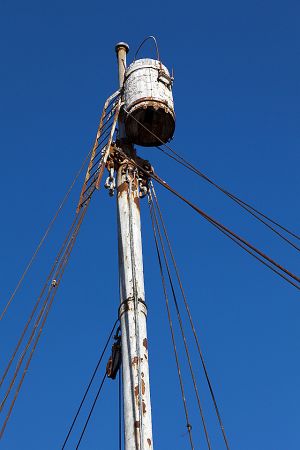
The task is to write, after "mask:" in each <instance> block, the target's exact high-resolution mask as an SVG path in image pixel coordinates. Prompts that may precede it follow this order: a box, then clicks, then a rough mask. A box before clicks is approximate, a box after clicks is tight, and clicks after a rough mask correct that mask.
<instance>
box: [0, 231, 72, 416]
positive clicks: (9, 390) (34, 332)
mask: <svg viewBox="0 0 300 450" xmlns="http://www.w3.org/2000/svg"><path fill="white" fill-rule="evenodd" d="M75 230H76V228H75ZM69 245H70V241H69V244H68V246H69ZM68 246H67V247H66V250H65V251H67V249H68ZM62 266H63V257H62V259H61V261H60V264H59V266H58V268H57V269H56V272H55V275H54V276H55V279H56V278H57V275H58V274H59V271H60V270H61V268H62ZM48 278H49V276H48ZM53 288H54V286H52V285H50V286H49V287H48V293H47V295H46V298H45V300H44V302H43V305H42V307H41V309H40V311H39V314H38V317H37V319H36V320H35V323H34V326H33V328H32V331H31V334H30V336H29V338H28V340H27V344H26V346H25V349H24V350H23V352H22V354H21V356H20V358H19V360H18V362H17V366H16V368H15V371H14V374H13V377H12V379H11V382H10V383H9V386H8V388H7V391H6V393H5V396H4V398H3V400H2V401H1V404H0V412H1V411H2V409H3V407H4V405H5V403H6V400H7V398H8V396H9V394H10V392H11V390H12V388H13V386H14V384H15V381H16V378H17V376H18V373H19V370H20V368H21V365H22V363H23V360H24V358H25V356H26V353H27V350H28V348H29V347H30V344H31V342H32V340H33V339H34V336H35V334H36V330H37V327H38V326H39V323H40V321H41V319H42V316H43V314H44V312H45V308H46V305H47V303H48V300H49V297H50V296H51V293H52V290H53ZM43 291H44V289H43ZM41 299H42V295H40V298H39V299H38V301H37V302H36V305H35V306H36V307H37V306H38V304H39V303H40V300H41ZM34 309H35V310H36V308H34ZM33 315H34V314H33ZM33 315H32V316H33ZM30 321H31V320H30ZM30 321H28V322H27V324H28V325H29V323H30ZM27 324H26V326H25V327H26V331H27V328H28V326H27ZM26 331H25V333H26ZM25 333H24V330H23V333H22V336H21V338H20V340H19V342H20V341H22V340H23V338H24V335H25ZM19 342H18V344H19ZM18 344H17V347H19V346H20V345H18ZM20 344H21V343H20ZM15 353H16V351H15V352H14V354H15ZM11 362H12V361H11Z"/></svg>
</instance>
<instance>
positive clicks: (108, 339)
mask: <svg viewBox="0 0 300 450" xmlns="http://www.w3.org/2000/svg"><path fill="white" fill-rule="evenodd" d="M118 322H119V319H117V320H116V321H115V323H114V325H113V327H112V329H111V331H110V333H109V336H108V338H107V340H106V343H105V345H104V348H103V350H102V352H101V355H100V358H99V360H98V362H97V364H96V367H95V369H94V371H93V374H92V376H91V378H90V381H89V383H88V385H87V387H86V389H85V392H84V395H83V397H82V399H81V402H80V404H79V406H78V408H77V411H76V413H75V416H74V418H73V421H72V423H71V425H70V427H69V430H68V433H67V436H66V438H65V440H64V443H63V446H62V448H61V449H62V450H64V448H65V446H66V444H67V442H68V440H69V437H70V435H71V433H72V430H73V428H74V425H75V423H76V420H77V417H78V416H79V413H80V411H81V408H82V406H83V403H84V402H85V399H86V397H87V395H88V393H89V390H90V388H91V385H92V383H93V381H94V378H95V376H96V373H97V371H98V369H99V366H100V364H101V362H102V359H103V357H104V354H105V352H106V350H107V347H108V344H109V342H110V340H111V337H112V335H113V332H114V330H115V328H116V325H117V323H118Z"/></svg>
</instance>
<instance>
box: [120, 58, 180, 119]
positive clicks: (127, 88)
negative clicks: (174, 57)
mask: <svg viewBox="0 0 300 450" xmlns="http://www.w3.org/2000/svg"><path fill="white" fill-rule="evenodd" d="M160 70H161V76H160V77H159V71H160ZM163 73H165V74H166V77H164V76H163ZM169 80H170V73H169V71H168V69H167V68H166V67H165V66H164V65H163V64H161V63H160V61H156V60H155V59H149V58H147V59H146V58H145V59H138V60H137V61H134V62H133V63H132V64H130V66H128V67H127V69H126V72H125V83H124V102H125V104H124V106H125V109H126V110H127V111H128V112H131V109H132V107H133V106H134V105H135V104H137V102H139V101H144V100H145V99H146V98H147V99H149V100H152V101H153V100H154V101H157V102H158V103H163V104H165V105H167V106H168V108H170V110H171V111H172V112H174V102H173V95H172V85H171V82H170V81H169Z"/></svg>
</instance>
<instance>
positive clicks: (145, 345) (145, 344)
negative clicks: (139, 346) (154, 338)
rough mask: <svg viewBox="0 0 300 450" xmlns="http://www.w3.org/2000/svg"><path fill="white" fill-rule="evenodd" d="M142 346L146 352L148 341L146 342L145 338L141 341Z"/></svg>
mask: <svg viewBox="0 0 300 450" xmlns="http://www.w3.org/2000/svg"><path fill="white" fill-rule="evenodd" d="M143 346H144V347H145V349H146V350H148V341H147V338H145V339H144V340H143Z"/></svg>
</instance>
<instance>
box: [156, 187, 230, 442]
mask: <svg viewBox="0 0 300 450" xmlns="http://www.w3.org/2000/svg"><path fill="white" fill-rule="evenodd" d="M150 188H151V190H152V194H153V198H154V201H155V204H156V208H157V210H158V213H159V217H160V221H161V224H162V227H163V231H164V235H165V239H166V242H167V244H168V248H169V252H170V255H171V258H172V262H173V266H174V269H175V273H176V277H177V281H178V284H179V287H180V290H181V294H182V298H183V301H184V305H185V309H186V312H187V315H188V318H189V322H190V326H191V329H192V332H193V335H194V339H195V343H196V347H197V350H198V354H199V357H200V361H201V364H202V368H203V371H204V375H205V378H206V382H207V385H208V388H209V391H210V395H211V398H212V401H213V404H214V408H215V412H216V416H217V418H218V422H219V425H220V429H221V433H222V435H223V439H224V442H225V445H226V448H227V450H230V448H229V444H228V440H227V436H226V433H225V428H224V425H223V421H222V418H221V414H220V411H219V407H218V404H217V400H216V396H215V393H214V390H213V387H212V383H211V380H210V377H209V375H208V370H207V367H206V363H205V360H204V356H203V352H202V350H201V347H200V342H199V338H198V335H197V332H196V328H195V325H194V321H193V317H192V313H191V310H190V307H189V304H188V301H187V297H186V294H185V291H184V289H183V284H182V280H181V277H180V273H179V269H178V266H177V262H176V259H175V256H174V252H173V248H172V245H171V241H170V239H169V235H168V232H167V229H166V225H165V221H164V219H163V216H162V211H161V208H160V205H159V201H158V198H157V195H156V192H155V189H154V186H153V183H152V181H151V182H150Z"/></svg>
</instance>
